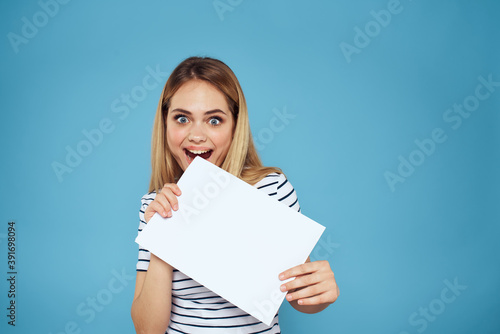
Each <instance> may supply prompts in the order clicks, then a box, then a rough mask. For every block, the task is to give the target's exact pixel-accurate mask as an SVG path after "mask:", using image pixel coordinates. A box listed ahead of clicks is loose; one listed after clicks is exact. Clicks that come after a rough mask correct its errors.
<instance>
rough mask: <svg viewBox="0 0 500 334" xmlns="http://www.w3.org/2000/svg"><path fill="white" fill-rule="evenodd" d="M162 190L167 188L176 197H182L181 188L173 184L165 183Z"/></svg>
mask: <svg viewBox="0 0 500 334" xmlns="http://www.w3.org/2000/svg"><path fill="white" fill-rule="evenodd" d="M163 188H169V189H170V190H172V192H173V193H174V194H175V195H176V196H180V195H182V192H181V188H179V186H178V185H177V184H175V183H165V185H164V186H163ZM160 192H161V191H160Z"/></svg>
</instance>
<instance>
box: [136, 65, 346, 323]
mask: <svg viewBox="0 0 500 334" xmlns="http://www.w3.org/2000/svg"><path fill="white" fill-rule="evenodd" d="M196 156H201V157H202V158H204V159H206V160H208V161H210V162H212V163H213V164H215V165H217V166H219V167H221V168H223V169H224V170H226V171H227V172H229V173H231V174H233V175H235V176H237V177H239V178H241V179H242V180H244V181H245V182H247V183H249V184H251V185H254V186H255V187H257V188H258V189H259V190H261V191H264V192H266V193H267V194H268V195H269V196H273V197H275V198H276V199H277V200H279V201H281V202H282V203H284V204H286V205H288V206H289V207H291V208H292V209H295V210H297V211H300V207H299V204H298V200H297V196H296V194H295V191H294V189H293V187H292V185H291V184H290V182H288V181H287V179H286V177H285V176H284V175H283V173H282V172H281V170H280V169H278V168H274V167H263V166H262V163H261V161H260V159H259V156H258V154H257V151H256V149H255V147H254V144H253V140H252V136H251V133H250V126H249V121H248V113H247V107H246V102H245V97H244V96H243V92H242V90H241V87H240V85H239V82H238V80H237V79H236V76H235V75H234V73H233V72H232V71H231V69H230V68H229V67H228V66H227V65H225V64H224V63H223V62H221V61H219V60H216V59H212V58H199V57H191V58H188V59H186V60H184V61H183V62H182V63H180V64H179V65H178V66H177V68H176V69H175V70H174V71H173V72H172V74H171V75H170V77H169V79H168V80H167V83H166V84H165V87H164V89H163V92H162V95H161V98H160V102H159V104H158V108H157V112H156V117H155V121H154V127H153V139H152V157H151V161H152V175H151V182H150V185H149V193H148V194H146V195H145V196H144V197H143V198H142V206H141V209H140V213H139V216H140V219H141V223H140V226H139V231H141V230H142V228H143V227H144V225H145V224H146V223H147V222H148V221H149V220H150V219H151V217H152V216H153V215H154V214H155V213H159V214H160V215H162V216H163V217H171V216H172V210H174V211H175V210H177V209H178V202H177V196H180V195H181V189H179V187H178V186H177V185H176V182H177V180H178V179H179V178H180V176H181V175H182V173H183V171H184V170H185V169H186V168H187V167H188V166H189V164H190V163H191V161H192V160H193V159H194V158H195V157H196ZM228 251H230V250H228ZM292 277H295V279H294V280H292V281H290V282H288V283H286V284H283V285H282V286H281V290H282V291H285V292H287V295H286V299H287V300H288V301H289V302H290V304H291V305H292V306H293V307H294V308H295V309H297V310H299V311H301V312H305V313H316V312H319V311H321V310H323V309H325V308H326V307H327V306H328V305H329V304H331V303H333V302H334V301H335V300H336V299H337V297H338V293H339V292H338V288H337V284H336V282H335V278H334V275H333V272H332V270H331V269H330V265H329V264H328V262H327V261H315V262H310V261H309V259H308V260H307V262H306V263H304V264H302V265H299V266H296V267H294V268H290V269H289V270H287V271H285V272H283V273H281V274H280V277H279V278H280V279H281V280H286V279H288V278H292ZM132 319H133V321H134V325H135V328H136V331H137V332H138V333H165V331H166V332H168V333H279V332H280V328H279V323H278V315H276V316H275V317H274V320H273V323H272V324H271V326H270V327H269V326H267V325H265V324H263V323H261V322H259V321H258V320H256V319H255V318H253V317H252V316H250V315H248V314H246V313H245V312H243V311H241V310H240V309H238V308H237V307H235V306H234V305H232V304H230V303H229V302H227V301H226V300H224V299H223V298H222V297H220V296H218V295H216V294H215V293H213V292H212V291H210V290H208V289H207V288H205V287H204V286H202V285H200V284H199V283H197V282H196V281H194V280H192V279H191V278H189V277H187V276H186V275H184V274H183V273H182V272H180V271H178V270H176V269H175V268H172V267H171V266H170V265H169V264H167V263H165V262H163V261H162V260H160V259H158V258H157V257H156V256H155V255H154V254H151V253H149V252H148V251H147V250H145V249H143V248H140V250H139V261H138V264H137V278H136V287H135V294H134V301H133V303H132Z"/></svg>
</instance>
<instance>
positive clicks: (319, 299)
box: [297, 293, 337, 305]
mask: <svg viewBox="0 0 500 334" xmlns="http://www.w3.org/2000/svg"><path fill="white" fill-rule="evenodd" d="M335 300H337V297H336V296H335V297H333V296H329V295H328V294H326V293H324V294H321V295H316V296H312V297H308V298H301V299H299V300H298V301H297V303H298V304H299V305H318V304H325V303H330V304H331V303H333V302H335Z"/></svg>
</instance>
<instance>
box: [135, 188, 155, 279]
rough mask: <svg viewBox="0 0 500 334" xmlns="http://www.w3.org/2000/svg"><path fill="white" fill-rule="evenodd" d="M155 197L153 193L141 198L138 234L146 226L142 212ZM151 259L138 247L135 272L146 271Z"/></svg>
mask: <svg viewBox="0 0 500 334" xmlns="http://www.w3.org/2000/svg"><path fill="white" fill-rule="evenodd" d="M155 197H156V193H155V192H151V193H148V194H146V195H144V196H143V197H142V198H141V208H140V209H139V230H138V234H139V233H141V231H142V229H143V228H144V226H146V219H144V212H145V211H146V208H147V207H148V205H149V203H151V202H152V201H153V200H154V199H155ZM150 258H151V253H149V251H148V250H147V249H145V248H143V247H142V246H141V245H139V259H138V261H137V266H136V270H137V271H147V270H148V267H149V259H150Z"/></svg>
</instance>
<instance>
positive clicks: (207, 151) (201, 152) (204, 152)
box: [188, 150, 210, 154]
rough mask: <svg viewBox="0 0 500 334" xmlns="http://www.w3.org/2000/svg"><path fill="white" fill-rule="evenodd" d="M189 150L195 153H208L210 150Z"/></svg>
mask: <svg viewBox="0 0 500 334" xmlns="http://www.w3.org/2000/svg"><path fill="white" fill-rule="evenodd" d="M188 151H189V152H191V153H193V154H203V153H207V152H208V151H210V150H206V151H194V150H188Z"/></svg>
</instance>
